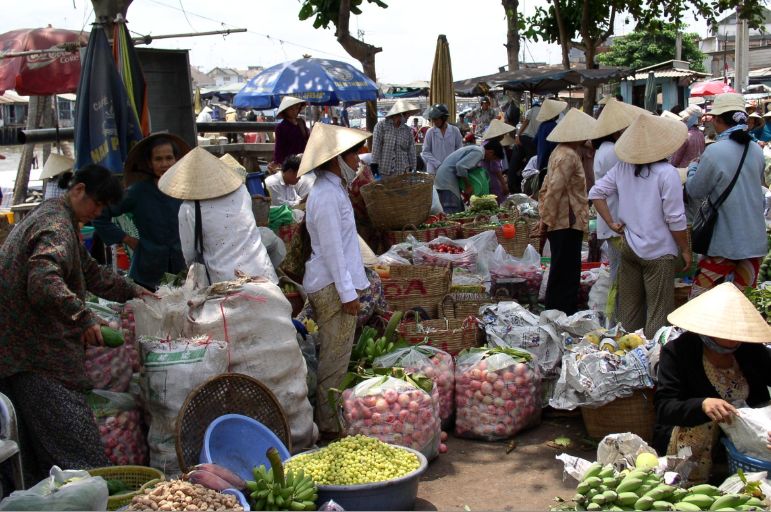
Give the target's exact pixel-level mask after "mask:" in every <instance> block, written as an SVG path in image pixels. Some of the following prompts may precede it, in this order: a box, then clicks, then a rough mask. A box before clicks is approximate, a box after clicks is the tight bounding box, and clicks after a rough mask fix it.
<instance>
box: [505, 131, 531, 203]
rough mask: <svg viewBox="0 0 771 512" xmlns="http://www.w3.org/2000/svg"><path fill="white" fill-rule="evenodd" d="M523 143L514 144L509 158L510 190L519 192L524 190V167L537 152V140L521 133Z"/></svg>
mask: <svg viewBox="0 0 771 512" xmlns="http://www.w3.org/2000/svg"><path fill="white" fill-rule="evenodd" d="M519 141H520V142H521V143H522V144H521V145H514V146H513V147H512V150H511V158H510V159H509V168H508V170H507V173H506V174H507V176H508V180H509V192H510V193H511V194H519V193H521V192H522V169H524V168H525V166H526V165H527V162H528V160H530V159H531V158H533V157H534V156H535V153H536V147H535V141H534V140H533V138H532V137H528V136H527V135H520V137H519Z"/></svg>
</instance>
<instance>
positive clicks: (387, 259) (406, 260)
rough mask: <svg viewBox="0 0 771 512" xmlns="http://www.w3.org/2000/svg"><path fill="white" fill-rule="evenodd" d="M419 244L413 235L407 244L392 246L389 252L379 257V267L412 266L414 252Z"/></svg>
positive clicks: (408, 238) (409, 236)
mask: <svg viewBox="0 0 771 512" xmlns="http://www.w3.org/2000/svg"><path fill="white" fill-rule="evenodd" d="M418 244H419V242H418V241H417V240H415V238H414V237H413V236H412V235H408V236H407V241H406V242H402V243H400V244H396V245H392V246H391V248H390V249H388V251H386V252H384V253H383V254H381V255H380V256H378V258H377V262H378V265H412V251H413V249H414V247H415V246H416V245H418Z"/></svg>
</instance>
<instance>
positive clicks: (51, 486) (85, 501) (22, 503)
mask: <svg viewBox="0 0 771 512" xmlns="http://www.w3.org/2000/svg"><path fill="white" fill-rule="evenodd" d="M108 497H109V493H108V491H107V482H105V481H104V480H103V479H102V477H98V476H96V477H93V476H91V475H89V474H88V472H87V471H71V470H67V471H63V470H62V469H60V468H59V467H58V466H53V467H52V468H51V472H50V476H49V477H48V478H46V479H45V480H42V481H40V482H38V483H37V485H35V486H34V487H31V488H29V489H27V490H25V491H14V492H12V493H11V495H10V496H8V497H7V498H5V499H4V500H3V501H0V510H107V498H108Z"/></svg>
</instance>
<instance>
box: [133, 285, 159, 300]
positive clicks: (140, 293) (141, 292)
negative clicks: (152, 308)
mask: <svg viewBox="0 0 771 512" xmlns="http://www.w3.org/2000/svg"><path fill="white" fill-rule="evenodd" d="M136 288H137V289H136V295H135V297H136V298H138V299H144V298H148V299H156V300H160V297H159V296H158V295H156V294H155V293H153V292H151V291H150V290H148V289H147V288H143V287H142V286H137V287H136Z"/></svg>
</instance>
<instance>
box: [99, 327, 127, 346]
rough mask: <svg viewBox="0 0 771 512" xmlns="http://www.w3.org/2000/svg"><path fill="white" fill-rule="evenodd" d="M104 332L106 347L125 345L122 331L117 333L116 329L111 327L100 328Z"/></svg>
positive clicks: (103, 337)
mask: <svg viewBox="0 0 771 512" xmlns="http://www.w3.org/2000/svg"><path fill="white" fill-rule="evenodd" d="M100 328H101V330H102V339H103V340H104V345H105V346H106V347H111V348H115V347H120V346H121V345H123V343H124V341H125V340H124V339H123V333H121V332H120V331H116V330H115V329H113V328H111V327H107V326H106V325H102V326H100Z"/></svg>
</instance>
